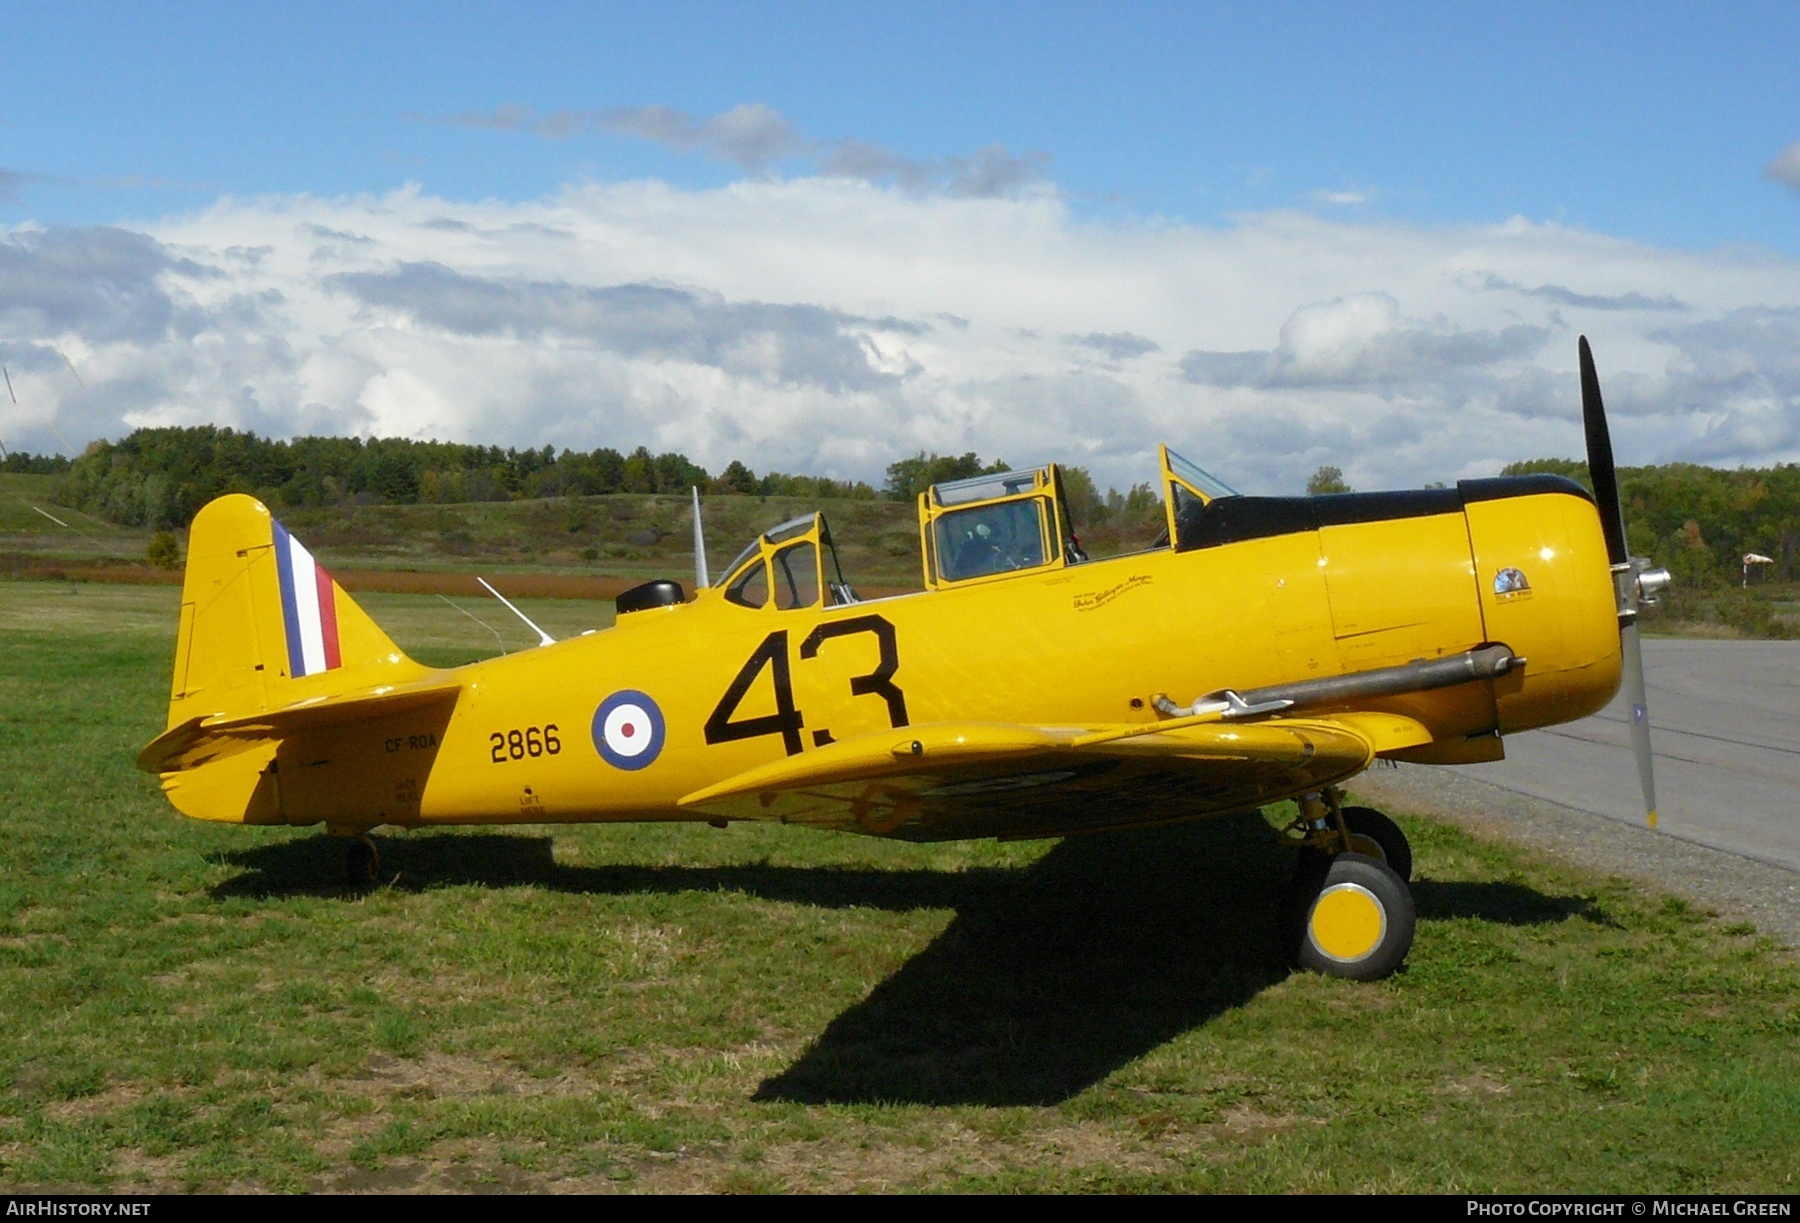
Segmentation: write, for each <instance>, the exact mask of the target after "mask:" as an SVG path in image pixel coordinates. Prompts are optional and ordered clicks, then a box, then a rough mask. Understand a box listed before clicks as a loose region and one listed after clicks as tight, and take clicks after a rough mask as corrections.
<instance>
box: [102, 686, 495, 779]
mask: <svg viewBox="0 0 1800 1223" xmlns="http://www.w3.org/2000/svg"><path fill="white" fill-rule="evenodd" d="M461 691H462V685H461V684H460V683H457V682H454V681H451V682H445V681H443V680H441V679H428V680H415V681H413V682H411V683H405V684H382V685H378V686H376V687H372V688H362V689H356V690H352V691H350V692H340V693H333V694H331V695H329V696H315V697H308V698H307V699H305V700H302V701H296V702H294V703H293V704H291V705H287V706H284V707H282V708H280V709H271V710H267V711H265V712H262V713H253V714H246V715H243V716H240V717H221V716H216V715H215V716H211V717H198V718H189V719H188V720H187V721H185V722H181V723H179V724H177V725H175V726H172V727H170V728H169V729H168V730H166V731H164V732H163V733H162V734H161V735H158V736H157V737H156V738H155V739H153V740H151V742H150V743H149V745H148V746H146V747H145V748H144V750H143V751H142V752H139V753H138V758H137V765H138V768H140V769H143V770H144V771H145V772H146V773H178V772H181V771H183V770H185V769H193V768H198V767H200V766H201V765H203V764H207V763H210V762H211V761H214V760H220V759H223V758H225V757H227V756H233V755H236V754H237V753H238V752H241V751H245V750H247V749H249V748H251V747H254V746H255V745H256V744H258V743H266V742H271V741H278V740H281V739H286V738H288V737H289V736H291V735H297V734H300V733H302V732H305V731H310V730H319V729H322V728H324V727H328V726H345V725H349V724H350V723H353V722H361V721H364V720H367V719H372V718H379V717H386V716H388V715H389V714H395V713H403V712H405V711H406V710H408V709H417V708H421V707H423V706H426V705H435V704H438V703H440V702H446V701H454V700H455V699H456V697H457V695H458V694H459V693H460V692H461Z"/></svg>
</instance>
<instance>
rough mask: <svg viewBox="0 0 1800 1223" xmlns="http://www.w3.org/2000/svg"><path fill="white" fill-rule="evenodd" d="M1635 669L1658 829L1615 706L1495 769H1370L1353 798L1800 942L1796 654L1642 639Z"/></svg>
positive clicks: (1521, 749) (1779, 646) (1530, 737)
mask: <svg viewBox="0 0 1800 1223" xmlns="http://www.w3.org/2000/svg"><path fill="white" fill-rule="evenodd" d="M1644 671H1645V679H1646V683H1647V686H1648V691H1649V705H1650V721H1651V746H1652V750H1653V752H1654V756H1655V761H1656V782H1657V796H1658V799H1659V806H1660V808H1661V812H1660V820H1659V829H1658V831H1657V832H1655V833H1651V832H1649V831H1648V830H1647V829H1645V827H1644V814H1643V803H1642V796H1641V793H1640V791H1639V788H1638V780H1637V769H1636V765H1635V764H1634V763H1633V760H1632V754H1631V738H1630V730H1629V722H1628V717H1629V709H1628V707H1627V706H1626V703H1625V700H1624V698H1623V696H1620V697H1616V698H1615V699H1614V700H1613V702H1612V704H1610V705H1609V706H1607V708H1606V709H1604V710H1602V711H1601V712H1600V713H1598V714H1596V715H1595V716H1593V717H1591V718H1587V719H1584V720H1582V721H1580V722H1573V723H1569V724H1567V725H1564V726H1557V727H1552V728H1550V729H1548V730H1539V731H1530V732H1527V733H1525V734H1519V735H1512V736H1509V737H1508V738H1507V741H1506V756H1507V758H1506V759H1505V760H1504V761H1500V762H1497V763H1494V764H1483V765H1467V766H1463V767H1460V768H1455V769H1442V768H1424V767H1419V766H1402V767H1400V768H1398V769H1376V770H1372V771H1370V772H1369V773H1367V774H1364V775H1363V776H1362V777H1361V778H1358V779H1357V781H1356V782H1355V783H1354V784H1353V786H1352V788H1353V789H1354V790H1356V791H1357V792H1358V793H1360V794H1362V795H1364V796H1366V797H1368V798H1371V799H1374V800H1375V801H1378V802H1387V803H1389V804H1391V805H1393V806H1394V807H1396V808H1399V809H1411V810H1417V811H1424V812H1429V813H1433V814H1438V815H1443V816H1447V817H1449V818H1452V819H1455V820H1456V821H1457V822H1459V823H1465V824H1470V825H1474V826H1478V827H1484V828H1487V829H1489V830H1491V831H1494V832H1497V833H1499V834H1501V835H1504V836H1508V837H1510V838H1512V839H1517V840H1524V841H1528V842H1532V843H1535V844H1541V845H1543V846H1545V847H1546V848H1549V849H1552V850H1554V851H1556V852H1558V853H1561V854H1563V855H1564V856H1567V857H1570V858H1572V859H1574V860H1576V861H1579V862H1581V863H1582V864H1583V865H1587V866H1590V867H1595V868H1599V869H1604V870H1607V871H1609V872H1611V873H1617V874H1624V875H1629V876H1635V877H1638V878H1644V879H1647V880H1650V881H1652V882H1654V883H1656V884H1657V885H1658V886H1660V887H1663V888H1665V889H1667V890H1669V891H1672V892H1675V893H1677V894H1681V895H1686V896H1689V897H1690V898H1692V899H1695V900H1698V901H1700V902H1701V903H1704V904H1706V905H1708V906H1709V907H1712V908H1715V909H1718V910H1720V911H1721V912H1728V913H1734V914H1739V915H1742V916H1745V917H1748V918H1750V919H1751V920H1754V921H1755V922H1756V923H1757V924H1758V925H1759V926H1761V927H1762V928H1763V929H1764V930H1766V931H1767V932H1768V933H1770V934H1773V935H1775V936H1777V937H1779V938H1782V939H1783V940H1784V941H1786V942H1788V943H1789V944H1790V945H1794V946H1800V642H1793V641H1692V640H1667V639H1663V640H1658V639H1651V640H1647V641H1645V643H1644Z"/></svg>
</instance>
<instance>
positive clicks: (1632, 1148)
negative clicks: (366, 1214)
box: [0, 583, 1800, 1192]
mask: <svg viewBox="0 0 1800 1223" xmlns="http://www.w3.org/2000/svg"><path fill="white" fill-rule="evenodd" d="M70 590H73V593H68V591H70ZM59 600H60V601H59ZM174 601H175V596H174V592H173V591H171V590H164V589H143V588H132V587H99V586H92V587H73V588H70V587H66V586H63V585H58V584H52V583H0V657H3V658H4V660H5V665H4V667H0V824H3V826H4V827H3V831H4V835H5V837H6V852H5V854H4V855H3V856H0V1019H3V1022H0V1188H5V1189H8V1190H16V1189H26V1188H29V1189H34V1190H35V1189H47V1188H68V1189H77V1188H80V1189H95V1188H99V1189H113V1190H122V1189H132V1188H173V1189H198V1190H227V1189H248V1188H269V1189H275V1190H297V1189H306V1188H315V1189H359V1188H430V1187H447V1188H480V1187H491V1188H500V1189H513V1190H530V1189H538V1188H548V1187H552V1186H558V1187H566V1188H600V1189H604V1188H609V1187H618V1188H624V1189H684V1188H695V1189H721V1190H733V1191H749V1192H754V1191H759V1190H768V1189H776V1190H780V1189H810V1188H821V1189H832V1188H854V1187H860V1188H873V1189H887V1188H931V1189H989V1190H1082V1189H1092V1190H1156V1189H1218V1190H1295V1189H1298V1190H1370V1191H1409V1190H1439V1191H1452V1192H1455V1191H1481V1190H1526V1189H1531V1190H1559V1189H1560V1190H1579V1191H1593V1192H1607V1191H1618V1192H1623V1191H1631V1192H1650V1191H1695V1192H1701V1191H1726V1190H1730V1191H1756V1190H1761V1191H1774V1192H1793V1190H1794V1184H1795V1182H1794V1170H1793V1169H1794V1160H1793V1152H1794V1150H1795V1149H1796V1148H1797V1147H1800V1040H1797V1039H1796V1038H1797V1037H1800V972H1797V970H1796V969H1795V967H1794V966H1793V965H1792V963H1791V961H1790V960H1789V959H1788V958H1787V956H1786V955H1785V954H1784V953H1783V952H1782V951H1781V950H1780V949H1779V948H1777V947H1776V946H1775V945H1774V944H1773V943H1772V942H1770V941H1768V940H1766V939H1763V938H1761V937H1759V936H1757V935H1756V934H1755V933H1754V931H1752V930H1750V929H1748V928H1747V927H1745V926H1743V925H1741V924H1732V925H1726V924H1723V923H1721V922H1719V921H1718V920H1716V919H1713V918H1711V917H1710V916H1708V915H1707V914H1705V913H1702V912H1698V911H1696V910H1694V909H1693V908H1691V907H1689V906H1687V905H1685V904H1683V903H1681V902H1679V901H1677V900H1674V899H1670V898H1667V897H1664V896H1660V895H1654V894H1647V893H1645V892H1642V891H1640V890H1638V889H1636V888H1634V887H1632V886H1630V885H1627V884H1625V883H1624V882H1622V881H1619V880H1613V879H1604V878H1596V877H1593V876H1590V875H1585V874H1582V873H1579V872H1577V871H1574V870H1571V869H1568V868H1565V867H1562V866H1559V865H1557V864H1555V863H1553V862H1548V861H1543V860H1539V859H1536V858H1533V857H1531V856H1529V855H1526V854H1523V853H1520V852H1518V851H1516V850H1513V849H1510V848H1507V847H1504V846H1500V845H1495V844H1490V843H1485V842H1481V841H1477V840H1475V839H1472V838H1471V837H1469V836H1468V835H1466V834H1464V833H1462V832H1460V831H1458V830H1456V829H1453V828H1450V827H1447V826H1444V825H1440V824H1435V823H1430V822H1425V821H1420V820H1415V819H1407V818H1406V817H1404V815H1402V817H1401V819H1402V823H1403V824H1404V825H1405V826H1406V828H1407V830H1408V832H1409V833H1410V835H1411V836H1412V838H1413V841H1414V845H1415V849H1416V854H1417V859H1418V863H1419V874H1420V876H1421V878H1420V881H1419V883H1418V885H1417V887H1416V896H1417V900H1418V904H1419V910H1420V916H1421V920H1420V925H1419V935H1418V941H1417V943H1416V944H1415V947H1414V950H1413V953H1412V957H1411V960H1410V962H1409V965H1408V967H1407V968H1406V970H1405V971H1403V972H1401V973H1400V974H1397V975H1396V976H1394V977H1392V978H1390V979H1388V980H1387V981H1384V982H1381V983H1378V984H1375V985H1358V984H1353V983H1348V982H1341V981H1332V980H1326V979H1323V978H1318V977H1311V976H1305V975H1297V974H1293V973H1291V972H1290V971H1289V970H1288V969H1287V968H1286V967H1285V966H1284V964H1283V963H1282V961H1281V957H1280V955H1279V952H1278V949H1277V947H1276V944H1275V942H1274V939H1273V934H1272V930H1271V920H1270V919H1271V915H1272V903H1273V895H1274V892H1275V890H1276V889H1277V887H1278V886H1279V882H1280V880H1281V878H1282V876H1283V872H1284V871H1285V870H1286V868H1287V862H1286V860H1285V858H1284V856H1283V855H1282V853H1281V851H1280V850H1279V849H1277V848H1276V847H1274V846H1273V845H1272V844H1271V842H1270V838H1269V836H1268V828H1267V825H1266V824H1265V823H1264V822H1263V821H1261V820H1257V819H1250V818H1245V819H1235V820H1223V821H1217V822H1213V823H1209V824H1203V825H1194V826H1188V827H1183V828H1175V829H1168V830H1162V831H1158V832H1153V833H1145V834H1134V835H1117V836H1107V837H1089V838H1080V839H1072V840H1068V841H1063V842H1060V843H1048V844H1040V843H1029V844H1011V845H998V844H994V843H988V842H975V843H966V844H956V845H947V846H938V847H916V846H906V845H894V844H887V843H884V842H879V841H874V840H869V839H863V838H856V837H851V836H834V835H828V834H819V833H808V832H803V831H799V830H794V829H783V828H776V827H746V826H742V825H734V826H732V827H731V828H730V829H728V830H724V831H716V830H713V829H709V828H706V827H704V826H701V827H686V826H622V827H615V828H595V827H589V828H571V829H555V830H540V829H524V830H507V831H494V830H468V831H460V832H430V833H413V834H407V835H404V836H402V835H394V836H388V837H384V838H382V844H383V855H384V872H385V874H386V877H387V878H388V880H389V882H388V883H387V884H386V885H385V886H383V887H381V888H378V889H376V890H375V891H373V892H370V893H367V894H358V893H354V892H351V891H349V890H347V889H345V888H342V887H340V886H339V885H338V878H339V875H340V872H341V861H342V859H341V855H340V847H339V846H337V845H335V844H334V843H332V842H330V841H329V840H328V839H326V838H324V837H322V836H320V835H318V833H317V832H316V831H315V830H313V829H294V830H265V829H243V828H223V827H212V826H207V825H202V824H198V823H193V822H189V821H186V820H183V819H182V818H181V817H179V816H177V815H176V814H174V813H173V812H172V811H171V810H170V809H169V808H168V807H167V805H166V804H165V803H164V802H163V800H162V799H161V797H160V795H159V794H158V793H157V790H156V786H155V783H154V780H153V779H151V778H147V777H144V776H142V775H140V774H138V773H136V772H135V771H134V770H133V768H132V767H131V758H132V755H133V754H134V753H135V752H136V750H137V749H138V747H139V746H141V744H142V743H143V742H144V741H146V740H147V739H149V738H150V737H151V736H152V735H153V734H154V733H156V731H157V730H159V729H160V727H161V725H162V718H163V711H164V706H163V702H164V699H165V697H166V691H167V682H168V679H167V667H168V663H169V656H170V654H171V652H172V647H173V628H174V615H173V607H174ZM367 602H368V603H370V604H372V605H373V604H376V603H377V602H385V601H378V600H376V599H373V598H371V599H369V600H367ZM435 602H436V601H435V600H427V599H415V600H411V601H410V602H408V601H406V600H403V599H399V598H397V597H396V598H394V601H393V602H392V603H391V604H388V605H386V606H382V607H373V606H372V608H371V610H373V611H375V614H376V615H377V617H378V618H384V622H385V623H387V624H388V625H389V627H390V628H391V629H392V630H393V631H394V633H395V636H396V638H397V639H399V640H400V641H401V643H402V644H403V645H406V646H408V648H411V649H415V650H417V651H420V652H421V653H424V652H429V651H431V650H439V651H443V652H445V653H455V652H457V651H467V650H472V649H474V648H475V646H474V645H472V644H471V642H472V641H477V640H478V638H471V639H469V640H461V639H456V638H455V637H454V634H455V633H457V632H460V631H461V630H460V629H455V628H448V627H445V626H446V625H451V624H454V622H455V621H456V620H460V619H462V618H461V617H459V616H456V615H455V613H453V612H451V611H450V609H448V608H443V607H442V604H441V603H440V604H438V608H440V609H441V610H442V611H443V613H445V614H444V616H443V618H442V620H441V621H440V620H439V619H438V618H437V617H436V613H435V612H433V610H432V609H431V608H430V606H429V605H430V604H432V603H435ZM593 608H594V605H592V604H582V605H575V606H573V607H571V608H567V609H562V610H561V611H560V612H559V610H558V609H556V608H553V607H545V608H540V609H538V610H541V611H543V612H544V613H545V617H546V620H548V619H549V618H551V616H552V615H554V614H565V613H566V614H567V615H568V616H569V617H570V619H571V620H579V619H580V618H582V617H583V616H587V617H589V618H591V615H592V612H593ZM464 623H467V622H466V621H465V622H464ZM496 623H498V622H497V621H496ZM546 627H551V626H550V625H549V624H548V623H546ZM471 628H472V629H473V632H474V633H475V634H477V635H482V630H480V629H478V628H474V627H473V626H471ZM556 631H557V629H556V628H552V632H556ZM489 640H490V642H491V638H490V639H489Z"/></svg>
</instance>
